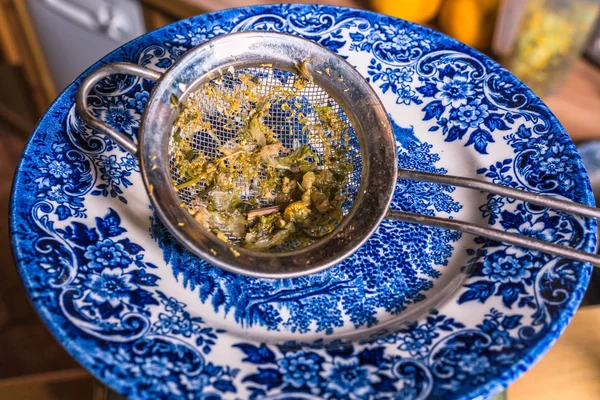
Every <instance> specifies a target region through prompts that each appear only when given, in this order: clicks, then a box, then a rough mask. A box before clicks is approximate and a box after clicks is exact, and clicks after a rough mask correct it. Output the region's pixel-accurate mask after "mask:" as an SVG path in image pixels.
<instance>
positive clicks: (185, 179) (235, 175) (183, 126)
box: [170, 60, 353, 251]
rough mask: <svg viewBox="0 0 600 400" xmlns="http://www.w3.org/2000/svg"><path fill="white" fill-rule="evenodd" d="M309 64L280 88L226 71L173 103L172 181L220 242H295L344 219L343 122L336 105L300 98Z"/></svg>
mask: <svg viewBox="0 0 600 400" xmlns="http://www.w3.org/2000/svg"><path fill="white" fill-rule="evenodd" d="M308 61H309V60H308ZM308 61H306V62H301V63H299V64H298V68H299V75H298V76H295V77H293V78H292V77H290V79H291V80H292V81H291V82H287V81H286V82H284V83H282V84H281V85H274V84H272V83H271V84H269V85H265V84H264V79H266V78H265V76H264V74H263V75H261V76H259V75H254V74H252V73H248V72H247V73H242V72H237V71H233V69H231V68H230V70H228V72H227V73H225V74H223V75H222V76H221V77H219V78H218V79H215V80H213V81H211V82H208V83H206V84H204V85H203V86H201V87H200V88H199V89H198V90H196V91H195V92H193V93H191V94H190V95H189V96H187V99H185V101H183V102H180V103H179V106H178V107H179V115H178V117H177V119H176V121H175V124H174V127H173V132H172V137H171V155H170V157H171V166H172V169H174V170H175V175H176V178H177V179H176V181H174V186H175V188H176V190H178V191H180V195H181V194H182V193H183V192H184V191H185V193H186V195H187V197H186V201H185V207H187V209H188V211H189V212H190V213H192V214H193V215H194V216H195V219H196V221H198V222H199V223H200V224H201V225H202V226H203V227H205V228H206V229H207V230H209V231H211V232H212V233H214V234H215V235H216V236H217V237H218V238H219V239H221V240H223V241H225V242H230V243H234V244H239V245H241V246H244V247H246V248H248V249H252V250H259V251H267V250H275V251H277V250H283V249H296V248H299V247H302V246H305V245H308V244H310V243H311V242H313V241H314V240H316V239H318V238H320V237H322V236H324V235H326V234H328V233H330V232H331V231H333V230H334V229H335V227H336V226H337V225H338V224H339V223H340V222H341V220H342V217H343V213H342V205H343V203H344V200H345V195H344V187H346V186H347V185H348V177H349V175H350V174H351V173H352V170H353V169H352V164H351V161H350V158H349V157H348V155H347V153H346V152H345V151H344V147H343V146H344V145H347V143H344V141H347V140H348V135H347V132H348V129H349V127H348V124H347V123H346V121H345V120H344V119H343V118H342V117H341V114H340V113H339V112H338V111H337V110H338V109H337V107H334V106H333V105H332V104H330V103H324V104H313V103H311V102H308V101H307V100H306V99H307V98H310V97H309V96H307V95H306V90H307V88H310V87H311V85H312V78H311V76H310V74H309V73H308V70H307V68H306V64H307V62H308ZM246 71H248V70H246ZM269 73H270V74H273V70H270V72H269ZM261 79H262V80H263V81H261ZM270 79H271V81H272V80H273V76H272V75H271V77H270ZM313 87H314V86H313ZM180 197H181V196H180Z"/></svg>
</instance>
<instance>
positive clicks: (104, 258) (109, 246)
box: [84, 239, 132, 270]
mask: <svg viewBox="0 0 600 400" xmlns="http://www.w3.org/2000/svg"><path fill="white" fill-rule="evenodd" d="M84 256H85V258H87V259H88V260H90V261H91V262H90V267H91V268H92V269H96V270H98V269H103V268H105V267H110V268H127V266H129V264H131V262H132V259H131V256H130V255H129V254H128V253H127V252H126V251H125V249H124V248H123V246H122V245H121V244H120V243H115V242H113V241H112V240H111V239H104V240H103V241H101V242H98V243H96V245H92V246H88V247H87V249H86V251H85V254H84Z"/></svg>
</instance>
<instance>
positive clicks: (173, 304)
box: [160, 297, 185, 314]
mask: <svg viewBox="0 0 600 400" xmlns="http://www.w3.org/2000/svg"><path fill="white" fill-rule="evenodd" d="M160 302H161V303H163V304H164V305H165V310H166V311H167V312H170V313H173V314H177V313H179V312H181V311H183V309H184V308H185V303H181V302H179V301H177V299H176V298H175V297H169V298H168V299H163V300H161V301H160Z"/></svg>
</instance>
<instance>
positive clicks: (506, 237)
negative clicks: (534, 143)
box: [387, 170, 600, 266]
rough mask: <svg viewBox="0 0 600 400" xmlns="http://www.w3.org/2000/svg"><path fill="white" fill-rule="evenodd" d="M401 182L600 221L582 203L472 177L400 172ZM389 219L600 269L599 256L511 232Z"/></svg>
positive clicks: (399, 216) (418, 218)
mask: <svg viewBox="0 0 600 400" xmlns="http://www.w3.org/2000/svg"><path fill="white" fill-rule="evenodd" d="M398 179H410V180H418V181H425V182H430V183H439V184H443V185H451V186H459V187H464V188H468V189H476V190H482V191H485V192H489V193H494V194H498V195H501V196H505V197H511V198H514V199H518V200H523V201H526V202H528V203H532V204H537V205H540V206H545V207H549V208H553V209H557V210H562V211H566V212H569V213H573V214H578V215H582V216H586V217H592V218H596V219H598V218H600V209H597V208H595V207H590V206H587V205H584V204H579V203H575V202H571V201H567V200H559V199H554V198H552V197H549V196H544V195H540V194H534V193H529V192H526V191H523V190H519V189H514V188H510V187H507V186H502V185H497V184H494V183H490V182H485V181H481V180H477V179H472V178H463V177H459V176H452V175H440V174H434V173H429V172H418V171H409V170H400V171H399V172H398ZM387 217H388V218H390V219H394V220H399V221H404V222H409V223H413V224H420V225H429V226H435V227H438V228H446V229H452V230H455V231H460V232H465V233H469V234H473V235H478V236H483V237H486V238H489V239H493V240H497V241H500V242H505V243H510V244H513V245H516V246H519V247H523V248H527V249H532V250H537V251H541V252H543V253H547V254H552V255H555V256H560V257H564V258H568V259H571V260H577V261H584V262H589V263H591V264H593V265H595V266H600V256H598V255H595V254H592V253H588V252H585V251H581V250H577V249H573V248H571V247H567V246H562V245H558V244H554V243H549V242H545V241H543V240H539V239H534V238H530V237H527V236H523V235H518V234H514V233H508V232H505V231H502V230H500V229H496V228H490V227H483V226H479V225H476V224H473V223H470V222H466V221H458V220H451V219H447V218H440V217H432V216H427V215H421V214H415V213H409V212H404V211H397V210H389V211H388V214H387Z"/></svg>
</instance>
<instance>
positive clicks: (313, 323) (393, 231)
mask: <svg viewBox="0 0 600 400" xmlns="http://www.w3.org/2000/svg"><path fill="white" fill-rule="evenodd" d="M249 29H263V30H264V29H267V30H276V31H282V32H288V33H293V34H297V35H302V36H304V37H307V38H309V39H312V40H315V41H317V42H318V43H320V44H322V45H324V46H326V47H328V48H330V49H332V50H333V51H336V52H338V53H339V54H340V55H342V56H343V57H345V58H347V59H348V61H349V62H351V63H352V64H353V65H355V66H356V68H357V69H358V70H359V71H360V72H361V73H362V74H363V75H364V76H365V77H366V78H367V79H368V80H369V81H370V82H371V83H372V85H373V86H374V87H375V88H376V89H377V90H378V91H379V94H380V96H381V97H382V100H383V102H384V104H385V105H386V107H387V108H388V110H389V112H390V115H391V117H392V119H393V121H394V123H395V133H396V138H397V146H398V152H399V162H400V166H402V167H405V168H411V169H419V170H428V171H435V172H440V173H446V172H447V171H450V172H452V173H462V174H466V175H470V176H481V177H484V178H486V179H489V180H492V181H494V182H498V183H503V184H506V185H510V186H513V187H517V188H521V189H527V190H531V191H535V192H538V193H549V194H553V195H556V196H562V197H565V198H570V199H574V200H578V201H581V202H588V203H589V202H591V201H592V200H591V199H592V197H591V189H590V186H589V181H588V180H587V175H586V174H585V171H584V169H583V167H582V164H581V162H580V159H579V157H578V155H577V152H576V150H575V148H574V146H573V144H572V143H571V141H570V139H569V138H568V136H567V135H566V133H565V132H564V131H563V130H562V128H561V127H560V125H559V124H558V123H557V121H556V120H555V119H554V117H553V116H552V115H551V113H550V112H549V111H548V109H547V108H546V107H545V106H544V105H543V104H542V103H541V101H540V100H539V99H538V98H537V97H535V96H534V95H533V94H532V93H531V92H530V91H528V90H527V89H526V88H525V87H524V86H523V85H522V84H521V83H519V82H518V81H517V80H516V79H515V78H514V77H513V76H512V75H510V74H509V73H507V72H506V71H505V70H503V69H502V68H501V67H499V66H498V65H497V64H495V63H494V62H493V61H491V60H489V59H487V58H485V57H484V56H482V55H481V54H479V53H477V52H475V51H473V50H471V49H469V48H467V47H466V46H463V45H461V44H459V43H457V42H455V41H453V40H452V39H449V38H447V37H446V36H443V35H441V34H438V33H435V32H432V31H430V30H428V29H426V28H423V27H419V26H416V25H412V24H409V23H407V22H404V21H400V20H395V19H392V18H388V17H384V16H381V15H377V14H372V13H367V12H363V11H358V10H351V9H344V8H334V7H323V6H290V5H286V6H266V7H250V8H242V9H234V10H227V11H223V12H219V13H214V14H207V15H203V16H199V17H196V18H193V19H190V20H186V21H181V22H178V23H176V24H173V25H170V26H168V27H165V28H163V29H160V30H158V31H155V32H152V33H150V34H148V35H145V36H143V37H141V38H139V39H137V40H134V41H133V42H131V43H129V44H127V45H125V46H123V47H121V48H120V49H118V50H117V51H115V52H114V53H112V54H111V55H109V56H107V57H106V58H105V59H103V60H102V63H106V62H114V61H133V62H137V63H140V64H142V65H145V66H148V67H150V68H155V69H158V70H164V69H166V68H168V67H170V66H171V65H172V63H173V62H174V61H175V60H176V59H177V58H178V57H180V56H181V54H183V53H184V52H185V51H186V50H187V49H189V48H191V47H193V46H196V45H198V44H200V43H202V42H204V41H206V40H207V39H210V38H211V37H214V36H216V35H220V34H224V33H227V32H233V31H237V30H249ZM97 66H98V65H96V66H94V67H93V68H97ZM79 82H80V80H78V81H77V82H76V83H75V84H73V85H71V86H70V87H69V88H68V89H67V90H66V91H65V92H64V93H63V94H62V95H61V96H60V97H59V99H58V100H57V101H56V102H55V104H54V105H53V106H52V107H51V109H50V110H49V111H48V113H47V114H46V115H45V116H44V118H43V119H42V120H41V122H40V124H39V126H38V128H37V129H36V132H34V134H33V135H32V138H31V140H30V142H29V144H28V146H27V149H26V150H25V153H24V156H23V160H22V163H21V165H20V168H19V171H18V173H17V175H16V178H15V189H14V193H13V199H12V205H11V232H12V237H13V244H14V249H15V255H16V259H17V264H18V267H19V269H20V272H21V274H22V276H23V279H24V283H25V286H26V287H27V289H28V291H29V294H30V296H31V298H32V300H33V302H34V304H35V306H36V307H37V309H38V310H39V312H40V314H41V316H42V318H43V319H44V320H45V322H46V323H47V324H48V325H49V327H50V328H51V330H52V331H53V332H54V334H55V335H56V337H57V339H58V340H59V341H60V342H61V343H62V344H63V345H64V346H65V348H67V350H69V351H70V352H71V354H73V356H74V357H75V358H76V359H77V360H78V361H79V362H80V363H81V364H82V365H83V366H85V367H86V368H87V369H89V370H90V371H91V372H92V373H93V374H95V375H96V376H97V377H98V378H99V379H101V380H102V381H103V382H105V383H106V384H108V385H109V386H111V387H112V388H114V389H116V390H117V391H119V392H121V393H123V394H124V395H127V396H129V397H131V398H136V399H145V398H169V399H171V398H187V399H190V398H199V397H203V398H204V397H205V398H215V399H217V398H248V397H250V398H262V397H267V396H269V397H274V398H285V397H294V398H367V397H371V398H398V397H401V398H415V399H416V398H441V397H443V398H465V399H467V398H474V397H477V396H488V395H490V394H492V393H495V392H498V391H499V390H501V389H502V388H504V387H506V386H507V385H508V384H509V383H510V382H512V381H513V380H514V379H516V378H517V377H518V376H519V375H520V374H522V373H523V372H524V371H525V370H526V369H527V368H528V367H530V366H531V365H532V364H533V362H535V361H536V360H537V359H538V358H539V357H540V356H541V355H543V353H544V352H545V351H546V350H547V349H548V347H549V346H550V345H551V344H552V343H553V341H554V340H555V339H556V337H557V336H558V334H559V333H560V332H561V331H562V330H563V329H564V327H565V326H566V324H567V323H568V321H569V319H570V317H571V316H572V314H573V312H574V310H575V309H576V307H577V305H578V303H579V301H580V299H581V297H582V295H583V292H584V290H585V286H586V284H587V281H588V279H589V274H590V268H591V267H590V266H589V265H582V264H578V263H573V262H568V261H564V260H557V259H552V258H551V257H548V256H545V255H543V254H539V253H536V252H530V251H523V250H521V249H517V248H514V247H512V246H506V245H503V244H500V243H496V242H491V241H484V240H480V239H476V240H475V241H474V242H473V241H469V240H466V239H465V238H461V236H460V235H458V234H456V233H453V232H448V231H444V230H439V229H432V228H423V227H415V226H411V225H408V224H403V223H396V222H386V223H384V224H382V226H381V228H380V229H379V231H378V232H377V233H376V235H375V236H374V237H373V238H372V240H370V241H369V242H368V243H367V244H366V245H365V246H364V247H363V248H362V249H361V250H360V251H359V252H358V253H357V254H356V255H354V256H353V257H351V258H350V259H349V260H348V261H347V262H345V263H343V264H342V265H339V266H336V267H334V268H332V269H330V270H328V271H326V272H324V273H321V274H317V275H314V276H310V277H305V278H299V279H294V280H288V281H277V282H273V281H263V280H258V279H250V278H244V277H239V276H234V275H231V274H228V273H225V272H223V271H221V270H219V269H216V268H214V267H211V266H209V265H207V264H205V263H203V262H201V261H199V260H197V259H195V258H193V257H191V256H190V255H189V254H188V253H187V252H186V251H185V250H183V249H182V248H181V247H180V246H179V245H178V244H176V243H174V242H173V239H172V238H171V237H170V236H169V235H167V234H166V233H165V232H164V229H163V228H162V227H161V225H160V223H159V222H158V221H157V220H156V218H155V217H153V215H152V212H151V210H150V209H149V206H148V205H149V202H148V199H147V197H146V196H145V195H144V190H143V185H142V182H141V179H140V176H139V168H138V164H137V161H136V160H135V159H134V158H133V157H131V156H130V155H128V154H126V153H125V152H124V151H123V150H122V149H120V148H118V147H117V146H116V145H115V144H114V143H113V142H112V141H111V140H109V139H107V138H105V137H103V136H100V135H96V134H94V133H92V131H91V130H89V129H88V128H86V127H85V126H84V125H83V124H82V123H81V121H79V120H78V118H77V117H76V116H75V112H74V106H73V102H74V95H75V92H76V90H77V85H78V83H79ZM151 90H152V84H151V83H149V82H146V81H143V80H140V79H137V78H132V77H125V78H124V77H111V78H109V79H106V80H105V81H103V82H102V84H101V85H99V86H98V88H97V89H96V91H95V93H94V95H93V96H92V97H91V98H90V102H89V104H90V107H91V110H92V112H94V113H95V114H96V115H98V116H100V117H101V118H103V119H104V120H106V121H109V122H110V123H111V124H112V125H113V126H115V127H117V128H118V129H120V130H122V131H123V132H126V133H127V134H128V135H130V136H131V137H134V136H135V135H136V134H137V127H138V122H139V118H140V116H141V114H142V112H143V107H144V104H145V102H146V101H147V100H148V98H149V94H150V92H151ZM453 154H457V155H458V157H461V159H464V160H465V163H464V164H465V165H462V164H460V163H457V162H456V161H457V160H456V157H457V156H456V155H453ZM469 160H470V161H469ZM469 196H470V197H469ZM473 202H476V204H477V206H476V207H475V209H474V211H476V213H477V214H478V215H477V216H476V217H474V216H473V214H472V213H471V214H469V212H472V211H473V209H472V207H471V208H467V207H464V206H463V204H471V203H473ZM393 207H396V208H402V209H404V210H407V211H414V212H421V213H427V214H442V215H446V216H451V217H456V218H459V217H465V216H471V217H472V218H477V219H478V220H479V221H482V222H487V223H490V224H495V225H497V226H499V227H501V228H503V229H505V230H507V231H512V232H518V233H522V234H527V235H531V236H533V237H537V238H541V239H546V240H551V241H553V242H556V243H562V244H568V245H571V246H576V247H578V248H581V249H585V250H592V249H593V248H594V246H595V238H596V236H595V235H596V233H595V229H596V225H595V223H594V222H591V221H585V220H582V219H579V218H575V217H571V216H567V215H564V214H562V213H556V212H553V211H552V210H547V209H543V208H539V207H533V206H527V205H525V204H523V203H520V202H517V201H512V200H510V199H501V198H498V197H497V196H493V195H488V196H487V197H486V196H485V195H482V196H481V198H476V196H475V195H464V194H460V193H458V191H456V192H455V191H453V190H452V189H450V188H446V187H441V186H436V185H428V184H424V183H417V182H406V181H399V182H398V185H397V188H396V193H395V196H394V201H393ZM465 243H467V244H468V246H467V247H468V248H467V249H466V250H465V248H464V247H465V246H464V245H465ZM461 260H462V261H461ZM464 260H466V261H465V262H463V261H464ZM460 273H464V274H465V275H464V276H463V275H460ZM448 274H451V275H452V274H455V275H456V276H457V277H458V278H461V277H462V278H461V279H463V280H462V281H460V282H459V285H458V287H457V289H456V290H455V291H453V292H452V293H451V294H449V295H448V296H447V297H446V298H445V299H444V301H443V302H441V303H439V304H436V306H437V307H436V308H437V310H434V311H431V312H421V313H420V314H416V317H415V318H414V319H410V318H409V319H408V320H406V321H404V323H403V324H402V325H401V326H389V325H386V324H385V323H384V322H385V321H390V320H391V321H393V320H394V318H395V315H398V316H399V317H401V316H402V315H403V313H404V314H405V313H406V312H407V310H413V309H414V307H419V306H420V305H428V304H429V303H428V301H431V298H432V296H431V293H432V291H431V290H433V289H435V288H436V287H439V286H440V285H441V283H440V282H442V280H443V279H445V277H446V276H448ZM446 282H448V281H446ZM432 288H433V289H432ZM219 318H220V319H221V320H223V321H225V322H222V323H220V324H219V323H216V321H217V320H218V319H219ZM224 327H225V328H226V329H224ZM367 328H368V329H367ZM246 329H247V330H249V331H250V330H252V329H258V330H259V331H260V329H262V330H264V332H267V331H268V330H270V331H272V332H273V333H278V332H288V334H289V335H291V336H290V337H291V338H293V340H290V341H287V342H285V343H279V344H267V343H260V342H259V341H255V340H249V339H248V338H247V337H241V336H240V333H242V334H243V332H245V330H246ZM343 329H350V330H356V331H357V332H361V330H365V332H368V335H367V334H365V335H363V336H362V337H361V338H360V339H354V340H349V339H345V338H344V337H342V336H339V332H341V331H342V330H343ZM319 336H320V337H321V338H322V339H324V340H316V341H315V340H314V338H315V337H319Z"/></svg>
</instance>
